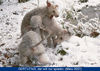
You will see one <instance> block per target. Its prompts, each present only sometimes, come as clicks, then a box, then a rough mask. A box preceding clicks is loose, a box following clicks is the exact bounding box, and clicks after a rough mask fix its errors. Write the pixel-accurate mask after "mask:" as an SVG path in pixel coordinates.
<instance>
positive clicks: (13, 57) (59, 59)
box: [0, 0, 100, 67]
mask: <svg viewBox="0 0 100 71" xmlns="http://www.w3.org/2000/svg"><path fill="white" fill-rule="evenodd" d="M45 1H46V0H44V1H43V0H40V2H39V6H44V5H45ZM54 1H55V2H56V3H57V4H58V5H59V7H60V8H59V11H61V16H60V17H59V18H58V19H57V20H58V22H62V21H63V17H62V14H63V10H64V9H67V10H69V11H71V10H72V8H74V9H75V10H76V11H77V10H79V9H82V8H83V7H85V6H86V5H88V6H95V7H97V6H98V5H100V0H89V2H87V3H82V4H79V2H78V0H59V1H58V0H54ZM36 7H38V2H37V0H30V1H28V2H26V3H17V0H10V2H7V1H6V0H5V1H4V3H3V4H2V5H0V67H4V66H7V67H9V66H11V67H12V66H15V65H16V63H17V60H18V58H19V55H18V51H17V48H18V44H19V43H20V41H21V39H20V26H21V21H22V19H23V17H24V15H25V14H26V13H27V12H29V11H30V10H32V9H34V8H36ZM99 10H100V9H99ZM72 15H73V16H76V17H78V15H80V13H78V15H77V14H74V13H72ZM90 15H91V14H90ZM97 15H99V16H100V14H99V13H97ZM84 16H85V15H84ZM86 16H87V15H86ZM86 16H85V19H87V18H86ZM77 20H78V22H77V23H78V24H77V26H76V25H73V24H72V23H71V22H69V21H65V22H64V23H65V26H69V27H70V28H69V30H71V32H73V28H76V29H77V27H79V26H82V33H85V34H88V35H85V36H83V37H78V36H75V34H73V35H72V36H71V38H70V39H69V40H68V41H64V42H62V43H61V44H59V45H58V46H57V47H56V48H46V52H45V54H47V55H48V57H49V58H50V63H51V65H46V66H50V67H60V66H61V67H63V66H64V67H99V66H100V35H99V36H97V37H95V38H93V37H90V36H89V34H90V33H91V28H90V27H91V26H92V27H93V28H95V29H97V31H98V32H99V33H100V23H99V22H100V19H99V17H96V18H94V17H93V18H92V20H94V23H95V25H96V26H94V25H92V24H91V18H89V20H88V21H85V23H83V22H81V21H80V19H77ZM79 23H80V24H79ZM94 23H93V24H94ZM88 24H90V25H88ZM71 26H72V27H71ZM97 27H98V28H97ZM87 29H88V30H87ZM78 32H80V31H79V30H78ZM61 49H63V50H64V51H65V52H66V55H61V54H60V53H58V50H61ZM44 59H46V56H45V55H44ZM42 60H43V59H42ZM47 60H48V59H47Z"/></svg>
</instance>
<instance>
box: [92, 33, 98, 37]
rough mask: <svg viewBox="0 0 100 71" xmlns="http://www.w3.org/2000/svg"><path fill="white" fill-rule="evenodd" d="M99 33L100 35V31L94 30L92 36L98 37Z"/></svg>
mask: <svg viewBox="0 0 100 71" xmlns="http://www.w3.org/2000/svg"><path fill="white" fill-rule="evenodd" d="M98 35H99V33H98V32H92V33H91V34H90V36H91V37H97V36H98Z"/></svg>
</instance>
